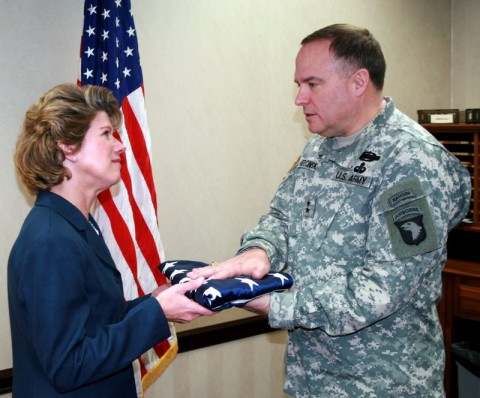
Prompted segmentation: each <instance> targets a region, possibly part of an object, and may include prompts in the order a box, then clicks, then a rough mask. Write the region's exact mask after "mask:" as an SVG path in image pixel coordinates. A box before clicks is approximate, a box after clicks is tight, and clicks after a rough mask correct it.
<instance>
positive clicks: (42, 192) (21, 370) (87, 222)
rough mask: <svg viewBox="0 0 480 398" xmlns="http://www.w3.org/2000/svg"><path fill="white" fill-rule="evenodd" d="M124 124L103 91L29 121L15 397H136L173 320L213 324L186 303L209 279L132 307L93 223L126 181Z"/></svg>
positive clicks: (52, 94) (21, 160)
mask: <svg viewBox="0 0 480 398" xmlns="http://www.w3.org/2000/svg"><path fill="white" fill-rule="evenodd" d="M120 122H121V113H120V110H119V107H118V104H117V102H116V100H115V98H114V96H113V95H112V93H111V92H110V91H108V90H107V89H105V88H102V87H96V86H85V87H81V88H80V87H77V86H75V85H73V84H63V85H59V86H56V87H54V88H53V89H51V90H50V91H48V92H47V93H46V94H45V95H44V96H43V97H42V98H40V100H39V102H38V103H37V104H35V105H33V106H32V107H31V108H30V109H29V110H28V111H27V113H26V116H25V121H24V126H23V131H22V133H21V135H20V137H19V139H18V142H17V147H16V151H15V156H14V158H15V166H16V169H17V172H18V175H19V177H20V178H21V180H22V182H23V183H24V184H25V186H26V187H27V189H28V190H29V191H30V192H31V193H33V194H36V195H37V198H36V202H35V206H34V207H33V209H32V210H31V211H30V213H29V215H28V216H27V218H26V220H25V222H24V224H23V226H22V229H21V231H20V234H19V236H18V238H17V240H16V242H15V244H14V246H13V248H12V251H11V254H10V257H9V261H8V299H9V309H10V323H11V331H12V345H13V372H14V373H13V396H14V397H15V396H18V397H22V398H25V397H88V398H89V397H102V398H104V397H115V398H118V397H136V388H135V381H134V375H133V370H132V365H131V363H132V361H133V360H134V359H136V358H137V357H139V356H140V355H141V354H142V353H144V352H145V351H147V350H148V349H149V348H151V347H152V346H154V345H155V344H157V343H159V342H160V341H162V340H164V339H166V338H168V337H169V336H170V332H169V328H168V321H173V322H189V321H191V320H193V319H195V318H197V317H198V316H202V315H212V312H210V311H208V310H207V309H205V308H204V307H202V306H200V305H198V304H196V303H194V302H193V301H190V300H189V299H187V298H186V297H185V295H184V293H185V292H186V291H188V290H193V289H196V288H198V287H199V286H200V285H201V284H202V283H203V279H202V278H199V279H197V280H194V281H191V282H189V283H185V284H182V285H177V286H173V287H169V288H157V289H156V290H155V291H154V292H152V294H151V295H147V296H145V297H142V298H139V299H136V300H133V301H130V302H125V300H124V296H123V290H122V282H121V277H120V273H119V272H118V271H117V269H116V268H115V264H114V262H113V259H112V257H111V255H110V253H109V251H108V249H107V247H106V245H105V242H104V240H103V238H102V236H101V234H100V232H99V228H98V225H97V224H96V222H95V220H94V219H93V218H92V216H91V215H90V214H89V211H90V208H91V206H92V204H93V202H94V200H95V198H96V196H97V194H98V193H99V192H101V191H103V190H105V189H107V188H109V187H111V186H112V185H114V184H116V183H117V182H118V181H119V180H120V168H121V157H122V154H123V152H124V151H125V147H124V146H123V144H122V143H121V142H119V141H118V140H117V139H116V138H115V137H114V135H113V133H114V131H115V130H116V128H118V127H119V125H120Z"/></svg>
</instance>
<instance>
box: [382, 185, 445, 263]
mask: <svg viewBox="0 0 480 398" xmlns="http://www.w3.org/2000/svg"><path fill="white" fill-rule="evenodd" d="M380 201H381V202H383V203H381V204H380V205H381V207H382V208H384V209H387V210H386V211H385V212H384V217H385V222H386V224H387V229H388V233H389V237H390V242H391V244H392V247H393V251H394V253H395V254H396V255H397V257H398V258H405V257H410V256H415V255H417V254H423V253H427V252H429V251H433V250H435V249H437V248H438V247H439V245H438V244H437V233H436V227H435V223H434V221H433V217H432V212H431V210H430V207H429V205H428V201H427V194H426V193H425V192H424V190H423V188H422V186H421V184H420V181H419V180H418V179H417V178H415V179H409V180H407V181H403V182H401V183H399V184H397V185H395V186H394V187H392V188H390V189H389V190H387V191H386V192H385V193H384V194H383V195H382V197H381V199H380Z"/></svg>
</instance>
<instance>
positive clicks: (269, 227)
mask: <svg viewBox="0 0 480 398" xmlns="http://www.w3.org/2000/svg"><path fill="white" fill-rule="evenodd" d="M291 170H292V169H290V172H289V173H288V175H287V176H286V177H285V179H284V180H283V181H282V183H281V184H280V186H279V188H278V190H277V193H276V195H275V196H274V198H273V199H272V202H271V203H270V209H269V212H268V213H267V214H266V215H263V216H262V217H261V218H260V220H259V222H258V224H257V226H256V227H255V228H254V229H253V230H251V231H247V232H246V233H245V234H244V235H243V236H242V241H241V247H240V249H239V251H238V252H239V253H240V252H242V251H245V250H248V249H250V248H254V247H259V248H261V249H263V250H265V252H266V253H267V255H268V258H269V260H270V264H271V271H282V270H283V269H284V268H285V265H286V260H287V252H288V224H289V217H290V216H289V207H290V206H289V203H288V202H289V201H288V197H289V195H282V194H280V193H281V192H284V191H290V190H291V189H292V184H293V183H294V178H293V176H292V173H291Z"/></svg>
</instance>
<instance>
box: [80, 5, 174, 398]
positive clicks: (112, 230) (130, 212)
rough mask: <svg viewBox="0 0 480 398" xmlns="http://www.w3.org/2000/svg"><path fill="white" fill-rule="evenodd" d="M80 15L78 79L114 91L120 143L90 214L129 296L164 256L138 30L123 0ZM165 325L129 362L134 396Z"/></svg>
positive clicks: (161, 360)
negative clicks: (115, 179) (112, 176)
mask: <svg viewBox="0 0 480 398" xmlns="http://www.w3.org/2000/svg"><path fill="white" fill-rule="evenodd" d="M84 18H85V19H84V25H83V32H82V40H81V46H80V47H81V49H80V57H81V62H80V71H79V78H78V84H79V85H87V84H94V85H99V86H105V87H108V88H109V89H110V90H111V91H112V92H113V93H114V95H115V97H116V98H117V100H118V103H119V104H120V106H121V110H122V113H123V125H122V126H121V128H120V129H119V131H118V136H117V138H119V139H120V140H121V141H122V142H123V143H124V145H125V146H126V148H127V150H126V156H125V164H124V165H123V167H122V172H121V174H122V178H121V181H120V182H119V183H118V184H117V185H116V186H115V187H112V188H111V189H110V190H107V191H104V192H102V193H101V194H100V195H99V196H98V203H97V206H96V207H95V209H94V210H92V212H93V215H94V217H95V219H96V220H97V222H98V224H99V225H100V227H101V229H102V233H103V235H104V238H105V240H106V242H107V245H108V247H109V249H110V251H111V253H112V256H113V259H114V260H115V263H116V265H117V268H118V269H119V271H120V272H121V274H122V279H123V284H124V291H125V296H126V299H128V300H130V299H134V298H136V297H139V296H142V295H144V294H145V293H148V292H151V291H152V290H153V289H154V288H156V287H157V286H158V285H162V284H164V283H166V279H165V277H164V276H163V275H162V273H161V272H160V271H159V270H158V265H159V264H160V262H161V261H162V259H163V257H164V253H163V247H162V243H161V240H160V233H159V229H158V223H157V201H156V193H155V186H154V182H153V173H152V167H151V154H150V132H149V129H148V126H147V118H146V111H145V101H144V87H143V78H142V70H141V67H140V57H139V53H138V43H137V32H136V29H135V24H134V21H133V16H132V12H131V5H130V0H85V6H84ZM139 327H141V325H139ZM170 329H171V331H172V338H171V339H169V340H165V341H164V342H162V343H160V344H159V345H158V346H156V347H154V348H153V349H151V350H150V351H148V352H147V353H145V354H144V355H142V356H141V357H140V358H139V359H138V360H137V361H135V362H134V369H135V373H136V380H137V391H138V394H139V396H142V395H143V391H144V390H145V389H146V388H147V387H148V386H149V385H150V384H151V383H152V382H153V381H154V380H155V379H156V378H157V377H158V376H159V375H160V374H161V373H162V372H163V370H164V369H165V368H166V367H167V366H168V364H169V363H170V362H171V361H172V360H173V359H174V358H175V356H176V354H177V350H178V345H177V340H176V334H175V329H174V327H173V325H171V328H170ZM140 380H141V382H140Z"/></svg>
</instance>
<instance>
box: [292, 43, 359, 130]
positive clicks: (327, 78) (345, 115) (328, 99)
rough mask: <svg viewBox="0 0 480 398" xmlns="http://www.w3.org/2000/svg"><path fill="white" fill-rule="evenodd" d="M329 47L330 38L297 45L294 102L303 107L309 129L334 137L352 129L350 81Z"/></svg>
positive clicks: (351, 87)
mask: <svg viewBox="0 0 480 398" xmlns="http://www.w3.org/2000/svg"><path fill="white" fill-rule="evenodd" d="M329 47H330V41H327V40H318V41H314V42H310V43H307V44H305V45H303V46H302V48H301V49H300V51H299V53H298V55H297V60H296V69H295V82H296V84H297V85H298V93H297V96H296V98H295V104H296V105H298V106H301V107H302V108H303V113H304V115H305V120H306V121H307V124H308V129H309V130H310V132H312V133H315V134H320V135H322V136H325V137H336V136H344V135H348V134H350V133H351V132H350V131H349V125H350V123H351V118H352V116H351V112H350V110H351V107H352V103H353V101H352V95H353V91H352V90H353V86H352V84H353V82H352V79H351V76H347V75H346V74H345V73H343V72H342V70H341V69H340V68H339V67H338V65H336V60H335V58H334V56H333V55H332V54H331V53H330V50H329Z"/></svg>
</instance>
